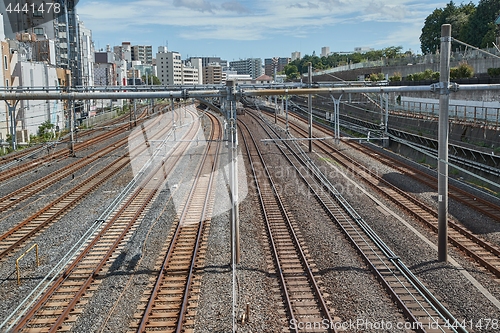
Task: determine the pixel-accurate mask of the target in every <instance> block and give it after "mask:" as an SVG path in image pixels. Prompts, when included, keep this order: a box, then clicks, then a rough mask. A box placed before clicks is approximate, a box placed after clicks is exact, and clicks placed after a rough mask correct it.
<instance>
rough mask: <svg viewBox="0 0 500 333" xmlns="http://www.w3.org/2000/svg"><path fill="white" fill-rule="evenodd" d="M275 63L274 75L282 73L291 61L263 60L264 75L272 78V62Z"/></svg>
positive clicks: (282, 59)
mask: <svg viewBox="0 0 500 333" xmlns="http://www.w3.org/2000/svg"><path fill="white" fill-rule="evenodd" d="M273 59H274V61H275V62H276V73H278V72H281V71H283V69H284V68H285V66H286V65H288V64H289V63H290V61H291V59H290V58H268V59H264V74H266V75H267V76H270V77H274V61H273Z"/></svg>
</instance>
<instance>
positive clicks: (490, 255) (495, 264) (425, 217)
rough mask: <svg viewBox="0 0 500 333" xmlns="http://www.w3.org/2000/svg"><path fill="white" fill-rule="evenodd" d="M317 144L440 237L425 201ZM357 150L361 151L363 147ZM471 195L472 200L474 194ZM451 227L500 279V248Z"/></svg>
mask: <svg viewBox="0 0 500 333" xmlns="http://www.w3.org/2000/svg"><path fill="white" fill-rule="evenodd" d="M289 126H290V127H291V128H293V130H294V131H295V132H296V133H298V134H299V135H301V136H302V135H306V136H307V135H308V134H307V132H306V130H304V129H303V128H301V127H300V126H299V125H297V124H294V123H289ZM348 144H351V145H352V143H348ZM314 145H315V146H316V147H317V148H318V149H319V150H321V151H322V152H323V153H324V154H325V155H326V156H328V157H329V158H332V159H333V160H334V161H336V162H337V163H339V164H340V165H342V166H343V167H344V168H346V169H347V170H349V171H351V172H353V173H354V174H355V175H356V176H357V177H359V178H361V179H362V180H363V181H365V182H366V183H367V184H368V185H370V186H371V187H372V188H373V189H375V190H376V191H377V192H379V193H380V194H382V195H384V196H385V197H386V198H387V199H389V200H390V201H392V202H393V203H394V204H396V205H397V206H398V207H399V208H401V209H403V210H404V211H406V212H407V213H409V214H411V215H412V216H413V217H415V218H416V219H417V220H418V221H420V222H421V223H422V224H424V225H425V226H426V227H428V228H430V229H431V230H432V231H433V232H434V233H436V234H437V232H438V212H437V210H436V209H433V208H432V207H429V206H428V205H427V204H425V203H423V202H421V201H420V200H418V199H417V198H415V197H413V196H412V195H410V194H408V193H407V192H405V191H403V190H401V189H400V188H398V187H397V186H395V185H393V184H391V183H390V182H388V181H387V180H385V179H384V178H383V177H380V176H379V175H377V173H375V172H373V171H371V170H369V169H367V168H366V167H364V166H363V165H362V164H361V163H359V162H357V161H355V160H354V159H352V158H350V157H349V156H347V155H346V154H344V153H342V152H341V151H339V150H338V149H336V148H335V147H333V146H332V145H330V144H329V143H327V142H325V141H321V140H317V141H315V142H314ZM363 147H365V146H363ZM356 148H357V149H359V147H356ZM391 160H392V159H391ZM391 160H387V159H386V158H385V157H381V158H380V159H379V161H381V162H382V163H385V164H387V165H390V166H391V167H392V166H393V165H394V164H391V163H390V161H391ZM397 166H398V167H397V168H396V169H398V170H399V171H401V172H404V168H403V167H402V166H400V165H399V164H398V165H397ZM410 172H411V171H410ZM434 185H435V184H434ZM468 196H469V197H470V195H468ZM448 226H449V227H450V228H449V230H448V240H449V242H450V243H451V244H453V245H454V246H455V247H457V248H458V249H460V250H461V251H463V252H464V253H465V254H467V255H468V256H469V257H471V258H473V259H474V260H476V261H477V262H478V263H479V264H480V265H482V266H483V267H485V268H486V269H488V270H489V271H490V272H491V273H493V274H494V275H495V276H496V277H499V278H500V247H499V246H497V245H495V244H492V243H491V242H488V241H486V240H484V239H483V238H481V237H479V236H478V235H475V234H474V233H472V232H471V231H469V230H468V229H467V228H465V227H463V226H461V225H460V224H459V223H458V222H457V221H455V220H453V219H449V220H448Z"/></svg>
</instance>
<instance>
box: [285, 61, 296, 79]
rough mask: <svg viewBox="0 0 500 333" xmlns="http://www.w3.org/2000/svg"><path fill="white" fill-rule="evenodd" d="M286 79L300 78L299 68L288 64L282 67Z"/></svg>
mask: <svg viewBox="0 0 500 333" xmlns="http://www.w3.org/2000/svg"><path fill="white" fill-rule="evenodd" d="M283 71H284V72H285V75H286V78H287V80H295V79H298V78H300V74H299V70H298V68H297V66H296V65H292V64H288V65H286V66H285V67H284V68H283Z"/></svg>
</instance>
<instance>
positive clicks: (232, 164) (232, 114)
mask: <svg viewBox="0 0 500 333" xmlns="http://www.w3.org/2000/svg"><path fill="white" fill-rule="evenodd" d="M226 88H227V104H226V107H227V116H226V117H227V119H228V125H229V135H228V139H229V184H230V190H231V239H232V242H231V244H232V246H231V257H232V259H231V264H232V266H233V267H235V265H237V264H239V263H240V214H239V202H238V201H239V198H238V131H237V128H238V127H237V123H236V120H237V113H236V100H235V95H234V92H235V90H236V81H233V80H229V81H227V82H226Z"/></svg>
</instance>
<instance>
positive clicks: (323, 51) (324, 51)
mask: <svg viewBox="0 0 500 333" xmlns="http://www.w3.org/2000/svg"><path fill="white" fill-rule="evenodd" d="M329 55H330V47H329V46H323V47H322V48H321V57H328V56H329Z"/></svg>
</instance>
